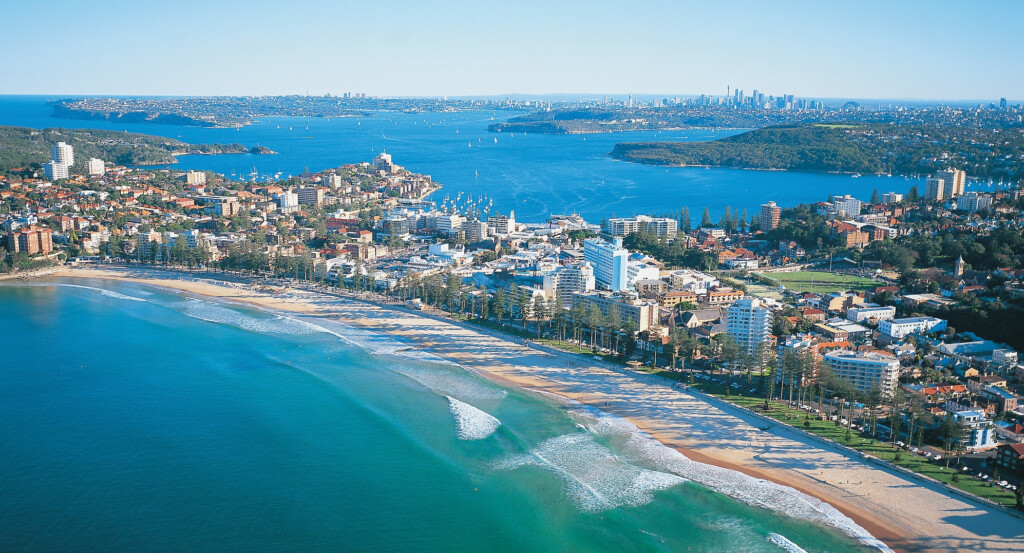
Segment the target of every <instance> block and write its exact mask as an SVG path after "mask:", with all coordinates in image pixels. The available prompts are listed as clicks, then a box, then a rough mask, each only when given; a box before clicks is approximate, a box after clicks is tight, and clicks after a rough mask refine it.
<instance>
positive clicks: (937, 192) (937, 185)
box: [924, 178, 946, 201]
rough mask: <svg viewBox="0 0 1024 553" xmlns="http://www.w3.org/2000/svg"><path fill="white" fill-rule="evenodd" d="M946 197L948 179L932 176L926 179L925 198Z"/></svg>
mask: <svg viewBox="0 0 1024 553" xmlns="http://www.w3.org/2000/svg"><path fill="white" fill-rule="evenodd" d="M945 198H946V180H945V179H940V178H930V179H928V180H927V181H925V188H924V199H926V200H937V201H942V200H944V199H945Z"/></svg>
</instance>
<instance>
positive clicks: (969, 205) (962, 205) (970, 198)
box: [956, 192, 992, 213]
mask: <svg viewBox="0 0 1024 553" xmlns="http://www.w3.org/2000/svg"><path fill="white" fill-rule="evenodd" d="M956 207H957V209H962V210H964V211H968V212H970V213H976V212H978V211H981V210H982V209H990V208H991V207H992V196H988V195H986V194H978V193H977V192H968V193H966V194H964V195H963V196H960V197H959V198H957V200H956Z"/></svg>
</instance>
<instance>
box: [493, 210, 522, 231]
mask: <svg viewBox="0 0 1024 553" xmlns="http://www.w3.org/2000/svg"><path fill="white" fill-rule="evenodd" d="M487 224H488V225H489V226H490V227H492V228H493V229H494V233H495V234H510V233H513V232H515V231H516V212H515V211H509V212H508V215H501V214H500V213H499V214H495V215H492V216H490V217H488V218H487Z"/></svg>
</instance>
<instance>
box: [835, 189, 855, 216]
mask: <svg viewBox="0 0 1024 553" xmlns="http://www.w3.org/2000/svg"><path fill="white" fill-rule="evenodd" d="M833 203H834V205H835V206H836V216H837V217H856V216H858V215H860V205H861V202H860V200H858V199H857V198H854V197H853V196H851V195H849V194H847V195H845V196H838V197H836V198H834V199H833Z"/></svg>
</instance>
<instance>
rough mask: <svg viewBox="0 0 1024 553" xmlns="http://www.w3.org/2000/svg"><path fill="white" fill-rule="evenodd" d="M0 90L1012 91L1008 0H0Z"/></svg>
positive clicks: (1021, 45) (1012, 3) (1019, 4)
mask: <svg viewBox="0 0 1024 553" xmlns="http://www.w3.org/2000/svg"><path fill="white" fill-rule="evenodd" d="M3 19H4V21H5V24H4V25H3V37H2V40H0V69H2V70H3V78H2V80H0V93H7V94H168V95H177V94H182V95H212V94H237V95H247V94H252V95H257V94H302V93H305V92H307V91H308V92H309V93H310V94H324V93H335V94H340V93H342V92H346V91H353V92H365V93H368V94H371V95H390V96H440V95H450V96H460V95H490V94H497V95H500V94H508V93H528V94H543V93H560V92H561V93H601V94H626V93H634V94H665V95H675V94H700V93H714V94H723V93H724V92H725V88H726V86H727V85H730V86H732V87H733V88H741V89H743V90H744V91H745V92H747V93H748V94H749V93H750V91H752V90H753V89H755V88H756V89H759V90H761V91H763V92H766V93H769V94H782V93H791V94H795V95H797V96H804V97H842V98H919V99H950V100H963V99H980V100H994V99H998V98H999V97H1003V96H1005V97H1008V98H1010V99H1011V100H1024V40H1021V38H1020V37H1021V34H1020V33H1021V27H1020V26H1021V23H1022V22H1024V1H1016V0H1008V1H967V0H965V1H963V2H946V1H939V0H935V1H902V2H901V1H888V2H877V1H873V0H872V1H859V2H841V1H826V0H822V1H819V2H806V1H789V0H762V1H758V2H751V1H746V0H726V1H721V2H717V1H716V2H712V1H707V0H704V1H700V2H689V1H675V2H671V1H647V2H639V1H628V0H618V1H601V0H594V1H588V2H576V1H566V2H562V1H558V0H548V1H532V0H525V1H520V2H514V1H504V2H487V1H477V2H469V1H420V2H414V1H399V0H376V1H372V2H364V1H344V0H340V1H338V0H336V1H305V0H296V1H288V0H278V1H274V2H269V1H265V0H248V1H245V2H233V1H230V2H228V1H224V2H222V1H217V0H206V1H193V0H180V1H176V2H150V1H145V0H143V1H138V0H136V1H131V2H124V1H120V0H113V1H103V2H100V1H90V0H76V1H48V0H32V1H17V0H15V1H12V2H10V3H9V4H8V5H6V6H5V7H4V8H3Z"/></svg>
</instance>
